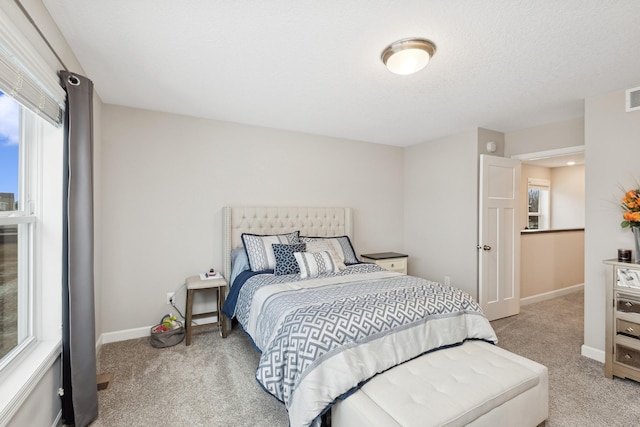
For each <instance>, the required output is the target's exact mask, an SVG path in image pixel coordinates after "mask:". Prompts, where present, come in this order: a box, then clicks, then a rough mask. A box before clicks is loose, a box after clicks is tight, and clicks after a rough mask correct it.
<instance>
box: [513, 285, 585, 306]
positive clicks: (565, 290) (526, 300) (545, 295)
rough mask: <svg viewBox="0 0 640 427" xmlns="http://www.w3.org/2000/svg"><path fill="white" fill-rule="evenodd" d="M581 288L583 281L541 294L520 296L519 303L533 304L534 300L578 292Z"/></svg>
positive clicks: (544, 299)
mask: <svg viewBox="0 0 640 427" xmlns="http://www.w3.org/2000/svg"><path fill="white" fill-rule="evenodd" d="M583 289H584V283H580V284H578V285H573V286H569V287H566V288H562V289H556V290H555V291H551V292H545V293H543V294H538V295H533V296H530V297H526V298H521V299H520V305H528V304H533V303H534V302H540V301H546V300H549V299H553V298H557V297H560V296H562V295H567V294H570V293H572V292H578V291H581V290H583Z"/></svg>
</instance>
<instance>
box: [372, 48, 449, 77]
mask: <svg viewBox="0 0 640 427" xmlns="http://www.w3.org/2000/svg"><path fill="white" fill-rule="evenodd" d="M435 53H436V45H435V44H433V43H432V42H431V41H429V40H426V39H403V40H398V41H397V42H394V43H391V44H390V45H389V46H388V47H387V48H386V49H385V50H384V51H383V52H382V62H384V65H386V66H387V68H388V69H389V71H391V72H392V73H395V74H400V75H403V76H406V75H407V74H413V73H417V72H418V71H420V70H422V69H423V68H424V67H426V66H427V64H428V63H429V59H431V57H432V56H433V55H434V54H435Z"/></svg>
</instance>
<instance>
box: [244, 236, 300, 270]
mask: <svg viewBox="0 0 640 427" xmlns="http://www.w3.org/2000/svg"><path fill="white" fill-rule="evenodd" d="M241 237H242V243H243V244H244V249H245V251H247V257H248V258H249V266H250V267H251V271H264V270H273V269H274V268H275V266H276V257H275V255H274V253H273V246H272V245H273V244H274V243H284V244H289V245H291V244H294V243H299V237H300V232H299V231H294V232H292V233H287V234H271V235H260V234H248V233H242V236H241Z"/></svg>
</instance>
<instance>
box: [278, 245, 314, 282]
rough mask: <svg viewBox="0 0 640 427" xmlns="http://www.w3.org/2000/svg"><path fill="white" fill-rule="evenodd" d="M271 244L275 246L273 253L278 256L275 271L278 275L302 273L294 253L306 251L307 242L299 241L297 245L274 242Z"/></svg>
mask: <svg viewBox="0 0 640 427" xmlns="http://www.w3.org/2000/svg"><path fill="white" fill-rule="evenodd" d="M271 246H273V253H274V255H275V257H276V268H275V271H274V274H275V275H276V276H282V275H284V274H298V273H300V267H298V262H297V261H296V257H295V256H294V255H293V253H294V252H304V251H305V250H306V247H307V245H306V244H305V243H297V244H295V245H284V244H282V243H274V244H273V245H271Z"/></svg>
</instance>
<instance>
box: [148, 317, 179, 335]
mask: <svg viewBox="0 0 640 427" xmlns="http://www.w3.org/2000/svg"><path fill="white" fill-rule="evenodd" d="M177 320H178V319H177V318H176V316H174V315H168V316H165V317H164V318H163V319H162V323H160V324H159V325H156V326H154V327H153V329H152V330H151V332H152V333H154V334H159V333H160V332H167V331H170V330H172V329H176V328H178V327H180V324H179V323H178V322H177Z"/></svg>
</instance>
